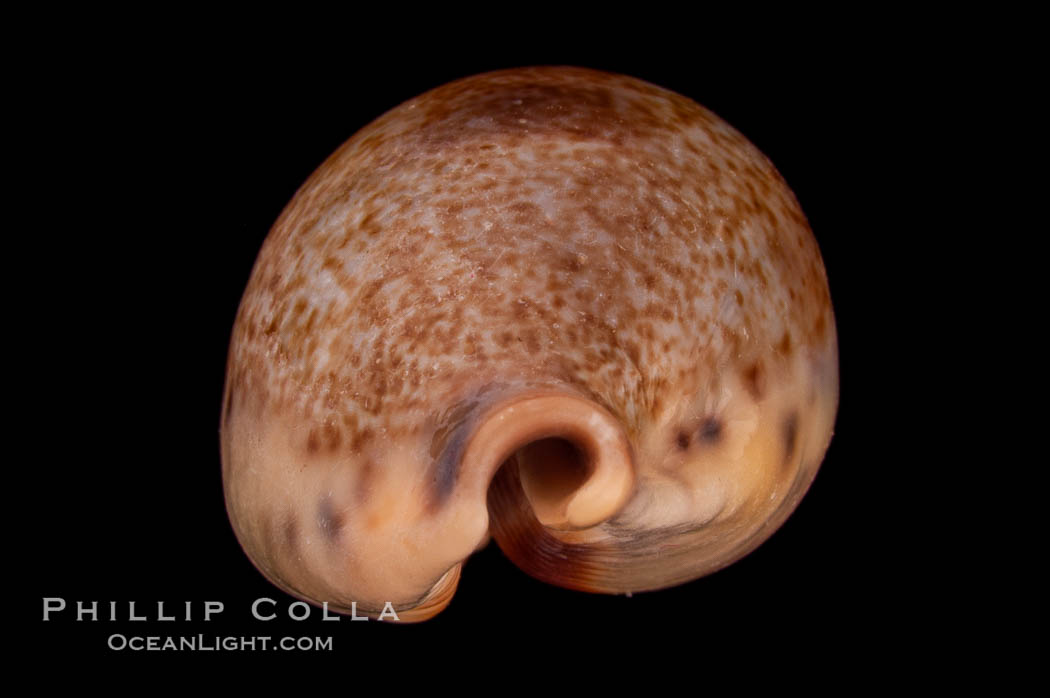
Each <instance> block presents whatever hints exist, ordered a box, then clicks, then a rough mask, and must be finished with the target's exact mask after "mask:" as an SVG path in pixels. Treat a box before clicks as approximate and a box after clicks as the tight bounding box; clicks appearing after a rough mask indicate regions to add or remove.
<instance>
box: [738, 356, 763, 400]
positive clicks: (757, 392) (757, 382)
mask: <svg viewBox="0 0 1050 698" xmlns="http://www.w3.org/2000/svg"><path fill="white" fill-rule="evenodd" d="M743 378H744V387H745V388H747V392H749V393H750V394H751V397H753V398H754V399H755V400H761V399H762V396H763V395H764V394H765V392H766V372H765V369H764V368H763V367H762V362H760V361H756V362H755V363H753V364H751V365H750V366H748V367H747V368H745V369H744V371H743Z"/></svg>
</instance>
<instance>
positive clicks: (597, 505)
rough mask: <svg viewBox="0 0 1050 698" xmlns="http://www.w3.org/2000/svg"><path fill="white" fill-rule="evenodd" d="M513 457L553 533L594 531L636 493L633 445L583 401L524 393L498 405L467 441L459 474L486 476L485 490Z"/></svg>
mask: <svg viewBox="0 0 1050 698" xmlns="http://www.w3.org/2000/svg"><path fill="white" fill-rule="evenodd" d="M522 451H523V452H522ZM515 454H518V455H517V456H516V458H517V462H518V464H519V470H520V471H521V472H522V473H523V488H524V492H525V493H526V496H527V498H528V499H529V501H530V502H531V504H532V506H533V508H534V510H535V511H536V513H537V516H538V517H539V519H540V520H541V521H542V522H543V523H544V524H545V525H547V526H550V527H552V528H564V529H569V530H571V529H579V528H588V527H591V526H594V525H596V524H598V523H600V522H601V521H604V520H606V519H608V518H610V517H611V516H613V515H615V513H616V512H618V511H619V510H620V509H621V508H622V507H623V505H624V503H626V501H627V500H628V499H629V498H630V496H631V494H632V491H633V488H634V483H635V471H634V463H633V458H632V455H631V446H630V442H629V441H628V439H627V436H626V434H625V433H624V431H623V429H622V427H621V426H620V423H619V421H618V420H617V419H616V418H615V417H614V416H613V415H612V414H610V413H609V412H608V411H607V410H605V409H604V408H603V407H601V406H600V405H598V404H597V403H594V402H592V401H590V400H587V399H585V398H583V397H578V396H575V395H572V394H569V393H564V392H552V391H550V392H549V391H529V392H527V393H525V394H520V395H517V396H514V397H513V398H511V399H510V400H507V401H505V402H501V403H498V404H497V405H495V406H494V407H492V408H490V409H489V410H487V411H486V413H485V414H484V416H483V417H481V419H480V421H479V423H478V426H477V428H476V429H475V431H474V433H473V434H472V435H471V436H470V437H469V442H468V444H467V446H466V448H465V451H464V454H463V469H464V470H465V471H467V472H481V473H484V476H483V478H482V480H481V481H482V483H483V484H484V489H485V490H486V491H487V490H488V488H489V486H490V484H491V482H492V479H493V477H494V475H495V473H496V471H497V470H498V469H499V468H500V466H502V465H503V464H504V463H505V462H506V461H507V459H508V458H511V457H512V456H514V455H515Z"/></svg>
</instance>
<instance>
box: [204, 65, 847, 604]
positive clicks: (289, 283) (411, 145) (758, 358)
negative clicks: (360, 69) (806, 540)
mask: <svg viewBox="0 0 1050 698" xmlns="http://www.w3.org/2000/svg"><path fill="white" fill-rule="evenodd" d="M521 386H556V387H566V388H567V389H570V390H572V391H575V392H577V393H579V394H581V395H585V396H587V397H589V398H590V399H592V400H594V401H595V402H597V403H599V404H600V405H602V406H604V407H605V408H606V409H607V410H608V411H609V412H611V413H612V414H614V415H615V416H616V417H618V418H619V419H620V420H622V423H623V424H624V427H625V429H626V431H627V433H628V435H629V438H630V439H631V441H632V444H633V445H634V448H635V457H636V468H637V470H638V473H639V484H638V493H637V496H636V497H635V498H634V500H632V502H631V504H630V505H629V506H628V507H627V509H625V511H624V512H622V514H621V515H620V516H618V517H617V519H615V520H613V521H611V522H609V523H607V524H605V525H603V526H602V527H600V528H601V529H602V530H600V531H599V530H595V531H593V532H590V533H587V534H586V535H585V534H583V533H580V534H574V535H572V536H569V537H568V538H571V539H572V540H571V541H569V542H570V543H571V544H572V545H581V544H591V545H595V546H598V547H601V546H605V547H604V548H602V549H603V550H606V551H608V550H613V549H616V548H617V546H620V547H621V548H623V549H628V548H631V545H640V543H638V541H642V540H645V536H644V535H640V534H638V531H640V530H642V529H649V530H657V529H658V530H659V531H660V532H661V533H660V535H666V534H667V532H668V531H674V530H679V531H686V530H688V531H690V532H691V533H690V534H689V535H693V536H694V537H695V531H696V527H697V526H698V525H699V524H698V523H697V522H698V521H699V522H701V523H702V522H708V523H712V525H714V527H715V528H717V527H718V526H719V525H722V526H723V528H721V529H718V530H719V531H720V532H719V533H718V537H720V538H722V539H728V538H731V539H733V542H732V544H731V545H726V546H723V549H720V551H718V552H717V553H716V554H712V556H710V559H706V558H705V560H706V561H705V562H704V563H703V564H700V563H696V564H692V563H690V564H685V563H683V564H684V567H686V568H688V569H686V570H685V571H681V572H680V573H679V572H676V573H675V575H672V576H671V578H669V579H664V580H657V581H658V583H650V582H649V581H647V580H645V579H642V578H641V577H644V574H642V573H641V572H638V571H637V570H635V571H632V572H630V573H629V574H627V577H628V578H629V581H627V582H624V584H622V585H621V586H623V587H625V588H622V589H620V588H615V589H614V588H612V587H615V586H616V585H615V584H611V583H610V584H596V585H594V586H595V587H596V588H598V587H600V588H601V589H602V590H617V591H629V590H632V589H642V588H652V587H653V586H661V585H666V584H667V583H677V582H679V581H684V578H692V577H693V576H696V573H697V571H698V570H699V573H703V572H706V571H710V570H711V569H715V568H717V567H718V566H721V565H723V564H726V563H727V562H728V561H731V559H735V558H736V557H739V555H740V554H743V552H746V550H747V549H750V548H751V547H754V545H757V543H758V542H760V541H761V539H764V538H765V537H766V536H768V535H769V533H771V532H772V530H773V529H774V528H775V527H776V525H779V522H780V521H782V520H783V518H784V517H786V516H787V514H788V513H790V510H791V509H793V508H794V506H795V504H796V503H797V501H798V499H799V498H800V497H801V495H802V493H803V492H804V491H805V489H806V487H807V486H808V484H809V482H810V481H811V480H812V477H813V475H814V474H815V472H816V468H817V466H818V465H819V462H820V459H821V457H822V454H823V452H824V449H825V448H826V446H827V442H828V439H829V438H830V432H831V425H832V422H833V418H834V412H835V405H836V403H837V391H838V386H837V355H836V341H835V329H834V318H833V315H832V309H831V304H830V299H829V296H828V288H827V282H826V279H825V273H824V268H823V264H822V261H821V258H820V254H819V251H818V249H817V247H816V243H815V241H814V238H813V236H812V234H811V232H810V230H809V228H808V225H807V222H806V219H805V217H804V216H803V214H802V213H801V211H800V208H799V206H798V203H797V202H796V201H795V198H794V196H793V195H792V193H791V192H790V190H789V189H788V188H787V186H786V185H785V183H784V182H783V180H782V179H781V177H780V176H779V174H778V173H777V171H776V170H775V169H774V168H773V166H772V165H771V164H770V162H769V161H768V160H767V159H766V158H765V157H764V156H763V155H762V154H761V153H760V152H759V151H758V150H757V149H756V148H755V147H754V146H753V145H751V144H750V143H749V142H748V141H747V140H746V139H745V138H744V137H743V136H741V135H740V134H739V133H738V132H737V131H735V130H734V129H733V128H731V127H730V126H729V125H727V124H726V123H724V122H723V121H721V120H720V119H719V118H718V117H716V116H715V115H714V114H712V113H711V112H709V111H707V110H705V109H704V108H702V107H700V106H698V105H697V104H695V103H694V102H692V101H690V100H688V99H686V98H684V97H682V96H680V95H676V94H674V93H671V92H669V91H667V90H664V89H661V88H658V87H656V86H653V85H650V84H648V83H644V82H641V81H639V80H636V79H633V78H629V77H625V76H618V75H611V74H605V73H599V72H595V71H590V70H583V69H574V68H535V69H520V70H512V71H503V72H497V73H490V74H486V75H481V76H476V77H472V78H467V79H464V80H460V81H457V82H454V83H451V84H449V85H445V86H443V87H440V88H437V89H435V90H433V91H431V92H428V93H426V94H424V95H422V96H420V97H418V98H416V99H414V100H411V101H409V102H407V103H405V104H403V105H401V106H399V107H397V108H396V109H394V110H392V111H390V112H388V113H386V114H385V115H383V116H382V117H380V118H379V119H377V120H376V121H375V122H373V123H372V124H370V125H369V126H367V127H366V128H364V129H363V130H361V131H360V132H358V133H357V134H356V135H354V136H353V138H351V139H350V140H349V141H347V142H346V143H345V144H344V145H343V146H342V147H341V148H340V149H339V150H338V151H337V152H336V153H334V154H333V155H332V156H331V157H330V158H329V159H328V160H327V161H326V162H325V163H324V164H323V165H322V166H321V167H320V168H319V169H318V170H317V171H316V172H315V173H314V174H313V175H312V176H311V177H310V178H309V180H308V181H307V182H306V183H305V184H304V185H303V186H302V187H301V188H300V190H299V191H298V192H297V193H296V195H295V197H294V198H293V200H292V201H291V202H290V203H289V205H288V206H287V207H286V209H285V210H284V212H283V213H282V214H281V216H280V218H279V219H278V220H277V222H276V223H275V225H274V227H273V229H272V231H271V233H270V235H269V237H268V238H267V240H266V242H265V244H264V246H263V249H262V251H261V253H260V255H259V258H258V261H257V263H256V266H255V269H254V271H253V273H252V276H251V280H250V282H249V285H248V288H247V290H246V292H245V295H244V299H243V302H242V304H241V307H240V311H239V313H238V316H237V321H236V325H235V328H234V333H233V340H232V344H231V349H230V360H229V371H228V380H227V395H226V400H227V405H226V406H224V411H223V414H224V415H226V417H225V418H224V420H223V454H224V477H225V481H226V487H227V501H228V504H229V507H230V513H231V518H232V520H233V522H234V526H235V529H236V530H237V532H238V536H239V537H240V539H241V541H242V543H243V544H244V545H245V548H246V550H247V551H248V552H249V554H250V555H252V557H253V559H254V560H255V562H256V564H258V565H259V566H260V568H261V569H262V571H263V572H265V573H266V574H267V575H268V576H269V577H270V578H271V579H273V580H274V581H276V582H277V583H279V584H281V585H282V586H284V587H285V588H286V589H289V590H290V591H293V593H297V594H299V595H301V596H304V597H308V598H311V599H314V600H321V599H323V598H327V599H329V600H333V601H339V600H342V601H348V600H351V599H353V600H357V601H359V605H362V602H372V603H373V604H376V603H378V606H381V605H382V602H383V601H386V600H392V601H395V602H397V603H398V604H400V605H401V606H402V607H407V605H409V604H410V603H411V602H412V600H413V599H414V598H418V597H421V596H422V595H423V594H424V593H425V592H426V591H427V589H429V588H430V586H431V585H432V584H433V582H434V581H435V580H436V579H437V578H438V577H440V576H441V575H442V574H444V573H445V571H447V570H448V569H449V568H450V567H451V566H452V565H453V564H454V563H455V562H456V561H457V560H458V559H462V557H463V556H464V552H466V553H469V551H470V550H472V549H473V547H472V546H474V545H476V544H477V542H478V541H477V540H469V541H468V540H466V539H467V538H471V537H472V536H475V534H476V533H477V532H478V531H485V530H486V529H487V525H486V523H485V521H476V520H475V519H477V516H476V515H475V514H471V515H470V516H467V515H465V514H463V515H460V514H454V513H449V512H444V511H443V510H444V509H445V508H450V507H454V506H457V504H456V502H458V501H460V496H459V495H458V494H457V493H459V492H461V490H463V491H465V490H468V489H469V488H470V485H469V477H468V476H467V475H465V474H463V473H459V472H457V471H456V468H457V467H458V463H456V462H454V461H455V459H454V458H452V457H448V458H447V460H448V463H447V464H446V465H440V464H438V465H435V463H437V462H438V461H439V460H440V458H441V457H442V455H443V454H448V453H452V452H453V451H452V450H449V449H450V448H453V449H454V444H453V446H451V447H450V446H449V443H450V439H451V440H454V439H455V438H457V432H456V427H457V425H459V424H461V423H462V422H463V420H466V419H469V415H470V414H471V413H472V412H471V410H472V409H473V407H474V406H476V405H477V404H480V403H481V402H483V401H484V400H485V397H484V395H485V394H486V391H489V392H491V393H492V394H494V395H495V394H499V393H501V392H506V391H508V390H512V389H517V388H518V387H521ZM479 396H480V397H479ZM460 431H462V430H460ZM767 437H768V438H767ZM720 449H721V450H720ZM777 449H779V450H778V451H777V455H776V457H773V456H772V455H770V456H769V458H768V459H767V458H766V455H765V454H766V453H767V452H769V453H772V452H773V451H774V450H777ZM748 454H750V455H749V456H748ZM745 456H747V457H748V458H750V460H751V462H753V463H754V465H753V466H749V467H750V468H751V470H754V471H755V472H756V473H758V474H756V475H754V476H753V477H752V476H751V475H748V476H747V477H744V478H739V477H736V476H735V475H734V476H733V477H734V478H735V479H734V480H733V482H735V483H736V484H727V482H726V477H727V476H726V472H725V471H724V470H720V468H722V467H723V466H719V465H717V464H714V463H715V461H719V462H721V461H726V462H732V463H736V462H738V461H740V460H741V459H742V458H745ZM719 459H721V460H719ZM766 460H769V461H770V465H768V466H767V465H765V461H766ZM774 461H775V463H774ZM725 467H728V466H725ZM733 467H736V466H733ZM741 467H743V466H741ZM779 469H787V470H788V471H790V472H786V473H785V472H775V471H778V470H779ZM751 470H749V471H748V472H751ZM733 472H736V471H733ZM749 478H750V479H749ZM711 483H716V484H714V485H711ZM741 483H742V484H741ZM785 483H786V484H785ZM485 486H487V483H483V484H481V485H479V487H481V488H482V489H483V488H484V487H485ZM674 488H677V489H675V491H676V492H679V494H676V495H675V497H677V499H674V498H672V499H674V501H673V502H671V503H670V504H668V505H666V506H664V505H663V504H660V505H659V506H656V508H657V509H660V510H661V511H662V513H661V514H659V515H657V514H652V513H646V512H643V509H644V508H645V506H648V505H653V503H654V502H656V501H660V502H662V501H664V500H662V499H661V497H664V495H665V493H666V492H670V491H671V490H672V489H674ZM442 489H444V490H445V491H444V492H441V493H439V494H435V491H437V490H442ZM701 490H703V492H705V493H707V494H696V493H695V492H700V491H701ZM715 490H717V491H718V492H721V494H717V493H715ZM681 492H685V493H684V494H682V493H681ZM712 493H715V494H712ZM462 496H463V497H466V496H467V495H466V494H463V495H462ZM708 496H710V497H714V498H715V499H719V501H717V502H716V501H713V500H712V501H706V500H705V497H708ZM481 499H482V502H481V505H480V506H484V496H482V497H481ZM395 500H396V501H397V502H399V503H398V504H394V503H393V502H394V501H395ZM446 500H447V502H448V503H447V504H445V501H446ZM679 500H681V501H679ZM428 502H429V504H428ZM434 502H437V504H436V505H435V504H434ZM676 502H677V503H676ZM647 503H648V504H647ZM428 507H429V508H428ZM427 511H429V512H430V513H429V514H427V513H425V512H427ZM744 512H747V513H746V516H745V513H744ZM458 516H467V518H468V519H469V521H470V523H469V524H463V521H461V520H460V518H457V517H458ZM427 517H429V518H427ZM734 517H736V518H734ZM482 518H484V517H482ZM420 522H422V523H420ZM461 524H463V526H462V527H461V528H460V529H457V528H456V526H460V525H461ZM421 526H423V527H427V528H426V530H425V531H424V530H423V529H422V528H419V527H421ZM413 527H416V528H413ZM675 527H678V528H677V529H676V528H675ZM459 530H465V531H468V532H469V533H468V534H464V540H463V541H462V542H461V543H457V544H452V543H448V541H449V540H450V539H454V538H456V536H457V533H456V531H459ZM419 531H423V532H419ZM363 532H367V533H363ZM625 539H630V540H631V541H633V542H632V543H630V544H623V545H621V543H622V541H624V540H625ZM705 540H706V539H705ZM406 541H408V542H406ZM435 541H440V544H438V543H436V542H435ZM618 541H620V542H618ZM708 544H709V542H703V541H701V542H698V543H697V545H708ZM405 545H407V546H408V548H405V550H404V552H398V551H397V550H395V549H396V548H397V547H398V546H402V547H404V546H405ZM434 547H436V548H439V549H440V550H441V551H442V555H439V556H438V557H439V558H441V559H439V560H437V561H435V562H434V563H433V564H429V563H428V565H429V566H428V565H424V567H427V569H425V570H418V571H417V570H416V569H415V568H413V567H412V566H411V563H410V562H409V560H410V559H411V558H412V557H413V555H415V554H416V553H415V552H414V551H416V550H418V549H428V548H434ZM383 551H386V552H383ZM602 554H605V553H602ZM376 555H379V556H382V557H384V560H383V561H381V562H374V561H373V560H372V557H374V556H376ZM394 558H397V560H401V558H405V561H404V562H400V561H395V562H390V560H391V559H394ZM384 565H391V566H392V568H396V569H395V570H394V571H392V572H390V574H397V575H400V577H399V579H401V578H407V579H409V580H410V581H408V582H405V583H404V584H402V583H400V582H399V583H398V584H397V585H394V586H393V587H391V588H390V589H389V591H384V590H385V587H384V586H383V582H382V581H381V580H380V579H379V573H378V572H376V573H375V575H374V577H375V578H372V577H371V576H370V575H371V574H372V573H371V572H369V571H368V570H372V569H377V568H382V567H383V566H384ZM625 574H626V573H625ZM639 575H640V576H639ZM679 577H682V578H679ZM610 585H611V586H610ZM577 586H579V585H577ZM583 586H586V585H583ZM607 587H608V588H607ZM384 593H385V594H386V596H384ZM373 595H374V596H373ZM366 597H367V598H366ZM388 597H392V598H388ZM365 605H367V604H365Z"/></svg>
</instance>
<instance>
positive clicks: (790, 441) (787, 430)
mask: <svg viewBox="0 0 1050 698" xmlns="http://www.w3.org/2000/svg"><path fill="white" fill-rule="evenodd" d="M797 442H798V412H792V413H791V414H790V415H788V418H787V419H785V420H784V465H787V464H788V462H789V461H790V460H791V457H792V456H793V455H794V454H795V444H796V443H797Z"/></svg>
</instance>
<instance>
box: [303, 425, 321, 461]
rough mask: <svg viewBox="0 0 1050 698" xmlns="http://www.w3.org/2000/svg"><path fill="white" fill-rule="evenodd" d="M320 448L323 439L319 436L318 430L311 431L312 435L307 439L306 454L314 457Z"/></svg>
mask: <svg viewBox="0 0 1050 698" xmlns="http://www.w3.org/2000/svg"><path fill="white" fill-rule="evenodd" d="M319 448H321V439H320V437H319V436H318V435H317V430H316V429H311V430H310V435H309V436H307V437H306V452H307V453H309V454H310V455H313V454H315V453H317V450H318V449H319Z"/></svg>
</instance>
